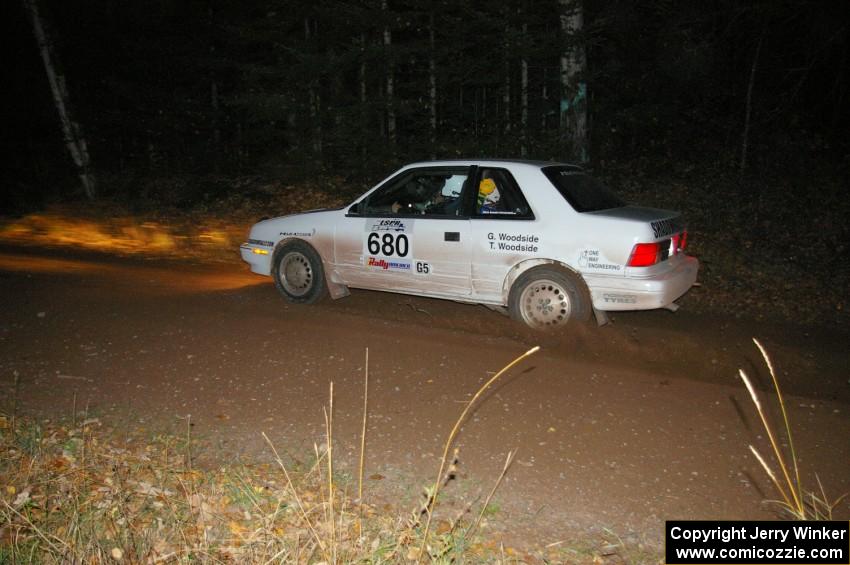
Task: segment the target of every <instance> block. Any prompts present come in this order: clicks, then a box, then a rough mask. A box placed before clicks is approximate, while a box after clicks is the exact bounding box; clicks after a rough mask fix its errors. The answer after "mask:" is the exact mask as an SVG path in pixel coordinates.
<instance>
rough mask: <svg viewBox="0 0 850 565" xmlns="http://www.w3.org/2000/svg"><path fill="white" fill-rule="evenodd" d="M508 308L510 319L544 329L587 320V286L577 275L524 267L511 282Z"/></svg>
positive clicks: (552, 268) (555, 269) (588, 311)
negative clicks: (525, 269)
mask: <svg viewBox="0 0 850 565" xmlns="http://www.w3.org/2000/svg"><path fill="white" fill-rule="evenodd" d="M508 310H509V311H510V313H511V318H513V319H514V320H516V321H518V322H522V323H524V324H525V325H527V326H529V327H531V328H534V329H537V330H546V329H554V328H558V327H563V326H565V325H568V324H572V323H576V322H587V321H588V320H589V319H590V314H591V312H592V306H591V302H590V293H589V292H588V291H587V286H585V284H584V282H583V281H582V280H581V279H580V278H579V277H578V276H577V275H574V274H572V273H570V272H569V271H567V270H565V269H559V268H557V267H549V266H541V267H534V268H532V269H529V270H527V271H526V272H524V273H523V274H521V275H520V276H519V278H518V279H517V280H516V281H514V284H513V286H511V292H510V294H509V295H508Z"/></svg>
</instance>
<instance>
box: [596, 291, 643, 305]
mask: <svg viewBox="0 0 850 565" xmlns="http://www.w3.org/2000/svg"><path fill="white" fill-rule="evenodd" d="M602 300H604V301H605V302H606V303H608V304H637V295H635V294H619V293H614V292H603V293H602Z"/></svg>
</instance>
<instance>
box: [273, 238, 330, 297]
mask: <svg viewBox="0 0 850 565" xmlns="http://www.w3.org/2000/svg"><path fill="white" fill-rule="evenodd" d="M272 277H273V278H274V284H275V286H276V287H277V289H278V291H280V293H281V294H282V295H283V297H284V298H285V299H286V300H287V301H289V302H293V303H296V304H313V303H314V302H318V301H319V300H321V299H322V298H323V297H324V296H325V295H326V294H327V291H328V289H327V285H326V284H325V270H324V269H323V268H322V258H321V257H320V256H319V254H318V253H317V252H316V250H315V249H313V246H311V245H310V244H309V243H307V242H304V241H301V240H298V239H295V240H292V241H290V242H288V243H285V244H283V245H282V246H281V247H280V248H279V249H278V250H277V251H276V252H275V254H274V259H273V261H272Z"/></svg>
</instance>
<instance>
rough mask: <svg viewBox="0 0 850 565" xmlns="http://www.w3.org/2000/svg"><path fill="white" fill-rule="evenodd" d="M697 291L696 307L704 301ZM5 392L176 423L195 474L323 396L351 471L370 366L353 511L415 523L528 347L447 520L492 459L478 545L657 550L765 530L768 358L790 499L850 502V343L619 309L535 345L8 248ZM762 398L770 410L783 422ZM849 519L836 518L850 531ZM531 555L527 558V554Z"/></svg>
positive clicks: (269, 289) (303, 427) (383, 302)
mask: <svg viewBox="0 0 850 565" xmlns="http://www.w3.org/2000/svg"><path fill="white" fill-rule="evenodd" d="M697 291H708V290H707V289H697ZM0 296H2V299H1V300H2V313H0V379H2V380H0V387H2V388H0V396H2V397H3V398H4V401H3V405H2V407H3V408H6V409H8V405H9V399H10V398H11V395H12V388H13V385H12V383H13V380H14V374H15V373H16V372H17V374H18V375H19V379H20V384H19V392H18V399H19V405H20V409H22V410H26V411H29V412H32V413H36V414H41V415H44V416H47V417H66V416H68V415H70V413H71V410H72V403H73V402H74V398H75V397H76V403H77V407H78V408H81V407H83V406H88V410H89V411H90V412H92V413H99V414H103V415H104V417H113V418H127V419H132V420H133V421H134V423H135V422H136V421H138V422H142V423H143V424H145V425H148V426H150V427H151V428H155V427H156V426H173V427H174V428H176V429H178V428H181V427H185V425H186V420H185V418H186V417H187V415H191V422H192V423H193V433H194V434H195V435H196V436H197V437H198V438H202V439H203V441H204V445H206V446H207V452H206V453H204V454H203V455H204V457H205V458H206V460H207V461H211V462H215V461H229V460H232V459H233V458H243V459H244V458H245V457H248V456H250V457H268V453H267V449H266V447H265V446H264V445H263V442H262V438H261V436H260V432H262V431H266V432H267V433H268V434H269V436H270V437H271V438H273V440H274V441H275V443H276V444H277V445H278V447H279V448H281V449H283V450H285V452H286V453H287V454H288V456H289V457H292V458H296V459H298V458H304V459H306V458H307V457H309V455H310V453H311V452H312V449H313V443H314V442H317V443H321V442H322V441H324V440H323V437H324V417H323V412H322V409H323V406H325V405H326V404H327V402H328V386H329V382H330V381H333V383H334V392H335V397H334V409H335V414H334V419H335V426H336V427H335V434H334V437H335V441H336V447H335V449H336V453H337V456H338V457H340V459H339V460H338V461H339V465H340V470H341V471H342V472H346V471H348V472H349V473H353V472H354V470H355V469H356V460H357V454H358V449H359V438H358V436H359V430H360V419H361V417H362V412H361V410H362V402H363V397H362V392H363V382H364V364H365V363H364V357H365V350H366V348H368V349H369V379H370V382H369V387H370V388H369V433H368V445H367V469H366V474H367V476H371V477H372V479H371V480H370V481H369V484H368V491H367V496H368V497H373V498H374V499H376V500H386V501H390V502H391V504H392V506H393V507H395V508H397V509H398V511H399V512H400V513H404V512H406V511H407V510H409V509H412V508H413V507H414V505H415V502H416V500H417V497H418V495H419V492H420V490H421V486H422V485H424V484H425V483H426V482H427V481H429V480H433V477H432V475H433V474H434V473H435V472H436V469H437V467H438V465H439V456H440V454H441V452H442V445H443V442H444V440H445V438H446V436H447V434H448V432H449V430H450V429H451V426H452V424H453V423H454V420H455V418H456V417H457V416H458V415H459V414H460V411H461V410H462V408H463V402H464V401H466V400H468V399H469V398H470V396H471V395H472V394H473V393H474V392H475V391H476V390H477V388H478V387H479V386H480V385H481V384H482V383H483V382H484V381H485V380H486V379H488V378H489V377H490V376H492V374H493V372H494V371H497V370H499V369H500V368H501V367H502V366H503V365H505V364H506V363H508V362H509V361H510V360H511V359H513V358H514V357H516V356H517V355H519V354H521V353H522V352H524V351H526V350H527V349H529V348H530V347H531V346H533V345H537V344H539V345H541V346H542V349H541V351H540V352H539V353H538V354H537V355H535V356H533V357H532V358H531V359H529V360H528V361H526V362H524V363H523V364H522V365H521V366H519V367H518V368H517V369H516V370H514V371H513V372H512V373H511V374H510V375H509V376H508V377H506V378H505V379H504V380H503V381H501V382H500V383H499V384H498V385H497V387H496V389H495V390H493V391H492V392H491V393H490V394H488V395H487V397H486V400H485V402H484V403H483V404H482V405H481V406H480V408H479V409H478V410H477V411H476V412H475V413H474V414H473V416H472V417H471V418H470V420H469V421H468V423H467V424H466V425H465V426H464V427H463V430H462V433H461V434H460V436H459V439H458V446H459V447H460V467H459V468H460V474H459V478H458V480H457V481H456V482H455V483H453V484H452V485H451V486H450V487H449V488H448V489H447V491H446V497H447V502H448V503H449V505H450V507H451V505H454V508H456V509H460V508H462V507H463V505H464V503H465V501H470V500H474V499H476V498H478V497H482V498H483V496H486V494H487V491H489V489H490V487H491V484H492V481H494V480H495V479H496V477H497V476H498V474H499V472H500V470H501V468H502V465H503V462H504V459H505V455H506V453H507V452H508V450H510V449H515V448H517V449H518V450H519V451H518V455H517V459H516V461H515V463H514V465H513V466H512V468H511V469H510V472H509V474H508V477H507V479H506V481H505V483H504V484H503V486H502V488H501V490H500V491H499V493H498V494H497V500H496V504H495V506H494V512H493V515H492V516H491V518H490V522H491V525H490V532H491V534H492V535H497V534H498V533H499V532H504V533H505V535H506V536H508V539H509V540H512V543H521V542H517V540H524V541H525V542H526V543H533V544H540V545H545V544H550V543H557V542H560V541H563V540H575V539H581V538H582V537H585V536H587V535H588V534H591V535H595V534H596V533H599V532H602V531H604V530H605V529H608V530H610V531H611V532H613V533H614V534H616V535H617V536H620V537H621V538H622V539H623V540H624V541H625V542H626V543H632V544H634V543H638V542H640V543H645V544H647V546H648V547H650V548H656V549H657V548H658V547H659V546H660V544H661V541H662V536H663V525H664V523H663V521H664V520H665V519H760V518H771V517H774V516H775V515H776V513H775V510H774V508H773V507H771V506H769V505H765V504H764V503H763V502H762V501H763V499H764V498H774V497H775V496H776V494H775V493H774V492H773V491H772V490H771V488H770V485H769V483H768V481H767V479H766V477H765V476H764V474H763V472H762V471H761V470H760V469H759V468H758V466H757V464H756V463H755V461H754V460H753V458H752V456H751V455H750V453H749V452H748V449H747V445H748V444H750V443H753V444H755V445H756V446H757V447H759V448H760V449H761V451H762V452H764V453H767V451H768V447H767V444H766V439H765V437H763V436H764V433H763V432H762V431H761V428H760V427H759V423H758V420H757V416H756V415H755V412H754V409H753V407H752V405H751V403H750V401H749V399H748V397H747V395H746V391H745V390H744V388H743V386H742V385H741V383H740V382H738V381H737V380H736V372H737V369H738V367H743V368H744V369H745V370H746V371H747V372H748V373H749V374H750V375H751V376H753V377H754V379H755V381H756V382H757V383H758V386H759V387H760V389H761V390H769V386H770V385H769V375H768V374H767V372H766V370H765V368H764V365H763V363H762V362H761V358H760V356H759V354H758V351H757V350H756V349H755V347H754V346H753V345H752V343H751V341H750V337H751V336H753V335H756V336H758V337H760V338H761V339H763V342H764V343H765V344H766V345H767V347H768V350H769V351H770V352H771V353H772V354H773V358H774V361H775V363H776V365H777V367H778V372H779V378H780V381H781V382H782V383H783V385H784V391H785V393H786V394H787V395H789V397H788V399H787V400H788V402H789V408H790V414H791V418H792V421H793V425H794V431H795V434H796V435H795V443H796V446H797V448H798V452H799V454H800V460H801V470H802V473H803V477H804V482H805V483H807V484H808V485H810V486H813V485H815V484H816V483H815V479H814V474H815V473H817V474H818V476H819V477H820V479H821V481H822V482H823V485H824V488H825V489H826V491H827V493H831V494H833V495H838V494H840V493H843V492H847V491H850V473H848V471H847V469H848V468H850V467H848V463H850V381H848V377H850V375H848V372H847V370H846V364H847V361H848V355H847V353H846V352H845V351H844V346H845V344H846V343H848V342H850V341H848V335H847V332H846V331H844V330H837V329H834V328H833V329H816V328H801V327H794V326H784V325H781V324H771V325H756V324H754V323H751V322H745V321H741V320H734V319H728V318H709V317H705V316H696V315H694V314H691V313H689V312H688V310H687V307H685V308H684V309H683V310H681V311H679V312H678V313H676V314H672V313H670V312H666V311H659V312H647V313H631V314H620V315H617V316H615V317H614V323H613V324H612V325H610V326H607V327H603V328H580V329H578V330H574V331H572V332H570V333H567V334H562V335H558V336H544V335H540V334H536V333H532V332H530V331H526V330H525V329H523V328H521V327H519V326H517V325H516V324H514V323H513V322H511V321H510V320H508V319H507V318H504V317H503V316H501V315H500V314H498V313H495V312H491V311H489V310H486V309H484V308H482V307H475V306H469V305H461V304H455V303H450V302H441V301H434V300H426V299H418V298H412V297H407V296H401V295H392V294H382V293H374V292H365V291H354V292H353V294H352V296H350V297H348V298H346V299H343V300H340V301H336V302H326V303H323V304H320V305H317V306H308V307H300V306H292V305H287V304H286V303H285V302H283V300H282V299H280V298H279V297H278V295H277V294H276V291H275V289H274V288H273V285H272V284H271V283H270V282H269V280H268V279H264V278H262V277H258V276H255V275H252V274H250V273H248V272H247V270H246V269H245V268H244V267H243V266H242V265H241V264H239V263H238V262H236V261H234V263H233V264H232V265H213V266H203V265H182V264H179V263H174V262H171V263H163V262H156V261H140V260H132V261H131V260H124V259H114V258H105V257H98V256H69V255H67V254H59V253H57V252H47V251H41V252H39V251H36V250H32V249H29V250H24V249H14V248H6V249H3V250H0ZM773 400H774V399H773V397H772V396H770V395H769V396H768V397H767V402H766V403H767V404H769V405H770V406H771V409H770V411H771V414H772V415H773V417H774V419H778V410H776V409H774V408H773V407H774V403H773ZM848 513H850V512H848V505H847V503H846V502H845V503H843V505H842V507H841V508H840V509H839V510H838V512H837V514H838V516H839V517H842V518H847V515H848ZM529 540H530V541H529Z"/></svg>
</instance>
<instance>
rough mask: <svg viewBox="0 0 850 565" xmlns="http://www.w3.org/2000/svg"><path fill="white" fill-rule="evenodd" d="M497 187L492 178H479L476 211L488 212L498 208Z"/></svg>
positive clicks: (499, 197)
mask: <svg viewBox="0 0 850 565" xmlns="http://www.w3.org/2000/svg"><path fill="white" fill-rule="evenodd" d="M500 199H501V195H500V194H499V188H498V187H497V186H496V182H495V181H494V180H493V179H481V182H480V183H479V184H478V212H479V213H481V214H489V213H491V212H497V211H498V210H499V200H500Z"/></svg>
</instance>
